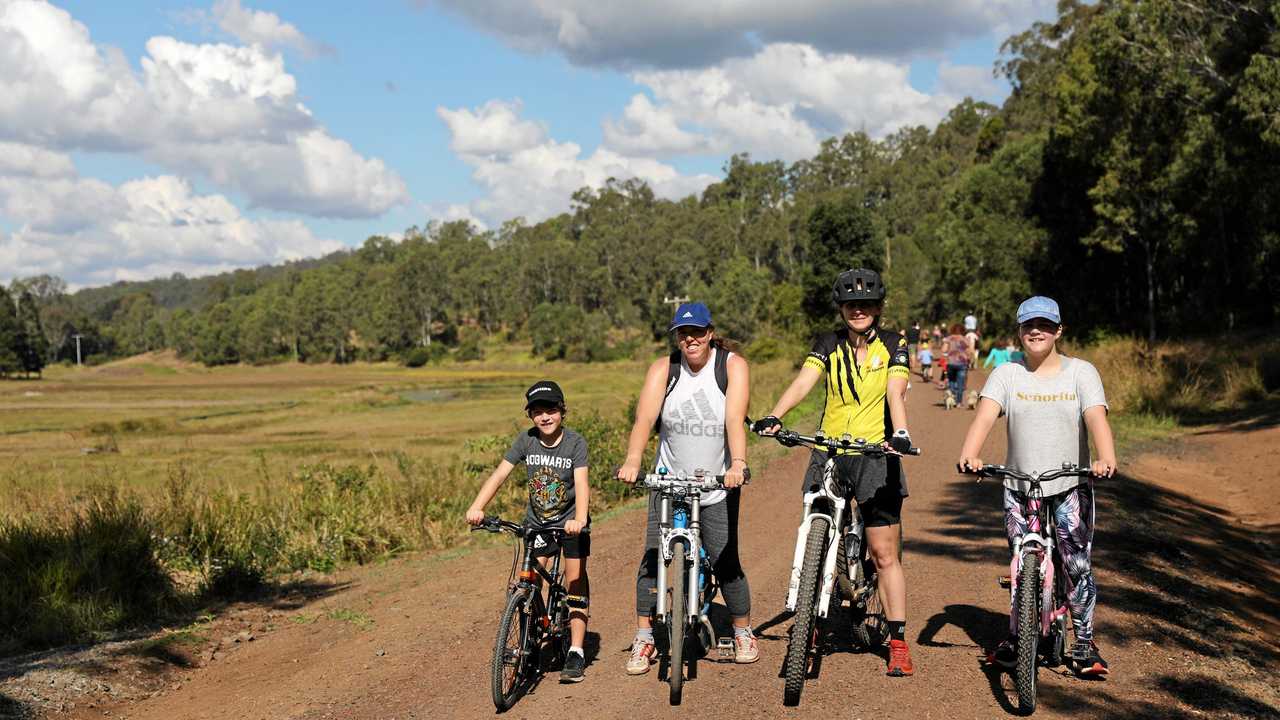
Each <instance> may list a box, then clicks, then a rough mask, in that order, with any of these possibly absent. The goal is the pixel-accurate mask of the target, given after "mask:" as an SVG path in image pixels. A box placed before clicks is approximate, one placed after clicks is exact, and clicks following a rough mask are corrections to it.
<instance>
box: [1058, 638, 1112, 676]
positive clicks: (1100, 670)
mask: <svg viewBox="0 0 1280 720" xmlns="http://www.w3.org/2000/svg"><path fill="white" fill-rule="evenodd" d="M1068 659H1069V661H1070V664H1071V669H1072V670H1074V671H1075V673H1076V674H1077V675H1080V676H1081V677H1102V676H1103V675H1106V674H1107V672H1108V670H1107V661H1106V660H1103V659H1102V655H1100V654H1099V653H1098V646H1097V645H1094V644H1093V641H1092V640H1077V641H1076V642H1075V644H1074V645H1072V646H1071V653H1070V655H1069V658H1068Z"/></svg>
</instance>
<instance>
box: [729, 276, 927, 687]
mask: <svg viewBox="0 0 1280 720" xmlns="http://www.w3.org/2000/svg"><path fill="white" fill-rule="evenodd" d="M884 297H885V287H884V282H883V281H882V280H881V279H880V274H879V273H877V272H876V271H874V270H867V269H865V268H862V269H857V270H846V271H845V272H842V273H840V275H839V276H837V277H836V281H835V285H834V287H833V288H832V291H831V299H832V301H833V302H834V303H835V305H836V307H837V308H838V309H839V311H840V319H841V323H840V327H839V328H838V329H837V330H835V331H834V332H829V333H823V334H822V335H819V336H818V337H817V339H815V340H814V343H813V349H812V350H811V351H810V352H809V356H808V358H806V359H805V361H804V365H803V366H802V367H801V368H800V373H799V374H798V375H797V376H796V379H795V380H793V381H792V382H791V386H790V387H788V388H787V389H786V391H785V392H783V393H782V397H780V398H778V402H777V404H776V405H774V407H773V411H772V412H771V413H770V414H769V415H768V416H767V417H765V418H762V419H761V420H759V421H757V422H756V424H755V426H754V427H753V428H752V429H754V430H756V431H757V432H762V433H765V434H773V433H776V432H777V431H778V428H780V427H781V426H782V421H781V418H782V417H783V416H785V415H786V414H787V413H788V412H789V411H790V410H791V409H792V408H794V407H795V406H796V405H798V404H799V403H800V401H801V400H803V399H804V398H805V396H807V395H808V394H809V391H810V390H811V389H812V388H813V386H814V385H816V384H817V383H818V382H819V381H820V380H821V381H825V384H826V406H825V408H824V409H823V413H822V432H823V433H825V434H826V435H829V436H832V437H837V438H838V437H840V436H842V435H845V434H848V435H850V436H852V437H854V438H862V439H864V440H866V441H867V442H868V443H881V442H884V441H885V439H886V438H888V440H889V444H890V445H891V446H892V447H893V448H895V449H897V450H900V451H901V450H907V449H908V448H910V447H911V436H910V435H909V434H908V433H907V406H906V392H907V380H908V379H909V378H910V375H911V370H910V360H909V357H910V356H909V354H908V352H907V340H906V338H904V337H902V336H901V335H898V334H897V333H892V332H889V331H887V330H881V329H880V327H879V322H880V313H881V311H882V310H883V309H884ZM826 459H827V457H826V454H825V452H814V453H813V455H812V456H811V457H810V461H809V468H808V471H807V472H806V473H805V476H804V485H803V488H802V490H808V488H809V487H811V486H813V485H814V484H815V483H817V482H820V481H821V478H822V472H823V466H824V465H825V464H826ZM836 468H837V471H838V472H840V473H841V474H842V476H843V477H844V478H846V480H847V481H848V486H849V487H852V488H853V493H854V496H855V498H856V499H857V501H858V504H859V506H860V507H861V509H862V516H863V519H864V520H865V522H866V532H867V544H868V547H869V548H870V550H871V557H872V558H873V559H874V560H875V563H876V568H877V570H878V571H879V576H880V593H881V603H882V604H883V606H884V608H885V619H886V620H887V622H888V625H889V662H888V674H889V675H892V676H895V677H901V676H906V675H911V674H912V673H913V672H914V667H913V666H912V663H911V652H910V650H909V648H908V647H907V640H906V624H907V623H906V620H907V585H906V578H905V576H904V575H903V572H902V564H901V563H900V562H899V560H898V554H899V552H900V551H901V548H900V547H899V543H898V537H899V532H900V529H901V528H900V525H901V523H902V520H901V518H902V501H903V498H905V497H906V496H907V483H906V477H905V476H904V475H903V472H902V465H901V463H900V462H899V460H898V458H896V457H892V456H889V457H881V458H874V457H866V456H863V455H857V454H851V455H843V456H840V457H839V458H837V464H836Z"/></svg>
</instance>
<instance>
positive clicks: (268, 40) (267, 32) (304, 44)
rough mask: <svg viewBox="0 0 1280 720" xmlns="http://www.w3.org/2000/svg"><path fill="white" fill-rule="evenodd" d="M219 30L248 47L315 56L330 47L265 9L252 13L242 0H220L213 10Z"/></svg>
mask: <svg viewBox="0 0 1280 720" xmlns="http://www.w3.org/2000/svg"><path fill="white" fill-rule="evenodd" d="M210 12H211V14H212V16H213V19H214V21H215V22H216V23H217V24H218V27H220V28H222V29H223V30H225V31H226V32H228V33H230V34H231V35H233V36H234V37H235V38H236V39H237V40H239V41H240V42H242V43H245V44H246V45H260V46H262V47H267V48H282V47H288V48H293V49H295V50H298V51H301V52H302V53H303V54H305V55H307V56H311V57H314V56H316V55H319V54H320V53H322V52H326V51H327V48H325V47H324V46H322V45H320V44H318V43H316V42H314V41H312V40H311V39H310V38H308V37H307V36H306V35H303V34H302V31H301V30H298V28H296V27H294V26H293V25H292V24H290V23H287V22H285V21H283V20H281V19H280V16H279V15H276V14H275V13H271V12H265V11H263V10H250V9H248V8H246V7H243V6H241V5H240V0H218V2H215V3H214V4H213V9H212V10H211V11H210Z"/></svg>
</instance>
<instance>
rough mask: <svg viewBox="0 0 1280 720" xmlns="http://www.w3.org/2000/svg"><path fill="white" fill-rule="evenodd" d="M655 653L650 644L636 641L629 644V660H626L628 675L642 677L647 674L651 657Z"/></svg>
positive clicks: (651, 660) (651, 661)
mask: <svg viewBox="0 0 1280 720" xmlns="http://www.w3.org/2000/svg"><path fill="white" fill-rule="evenodd" d="M656 653H657V651H656V649H655V648H654V647H653V643H652V642H647V641H644V640H640V639H636V640H635V641H633V642H632V643H631V658H630V659H629V660H627V674H628V675H643V674H645V673H647V672H649V666H650V665H652V664H653V657H654V655H655V654H656Z"/></svg>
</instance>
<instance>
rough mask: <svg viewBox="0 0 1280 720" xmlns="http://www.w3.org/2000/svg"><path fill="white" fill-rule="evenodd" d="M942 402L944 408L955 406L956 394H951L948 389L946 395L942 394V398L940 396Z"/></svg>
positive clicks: (949, 408)
mask: <svg viewBox="0 0 1280 720" xmlns="http://www.w3.org/2000/svg"><path fill="white" fill-rule="evenodd" d="M942 404H943V405H945V406H946V408H947V409H948V410H951V409H953V408H955V406H956V396H955V395H952V394H951V391H950V390H948V391H947V394H946V395H944V396H943V398H942Z"/></svg>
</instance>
